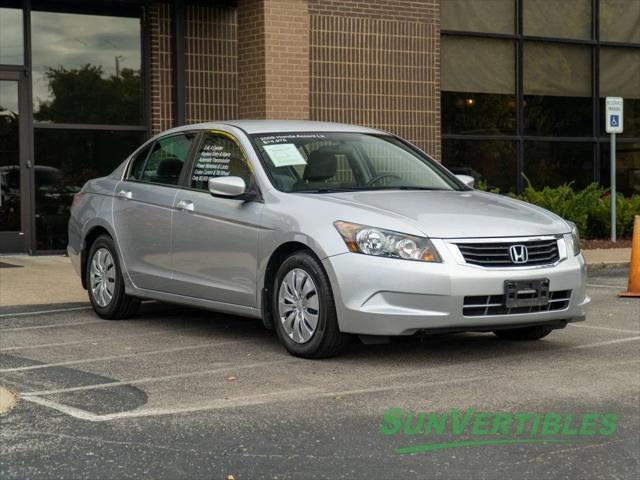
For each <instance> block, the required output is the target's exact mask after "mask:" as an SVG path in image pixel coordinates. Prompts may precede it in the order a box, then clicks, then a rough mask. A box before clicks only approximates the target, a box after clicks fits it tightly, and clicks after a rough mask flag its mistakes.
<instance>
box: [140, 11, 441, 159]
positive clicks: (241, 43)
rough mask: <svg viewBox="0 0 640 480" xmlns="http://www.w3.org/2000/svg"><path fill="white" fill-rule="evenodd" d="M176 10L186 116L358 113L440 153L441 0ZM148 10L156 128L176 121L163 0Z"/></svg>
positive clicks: (349, 118)
mask: <svg viewBox="0 0 640 480" xmlns="http://www.w3.org/2000/svg"><path fill="white" fill-rule="evenodd" d="M185 17H186V24H185V30H186V40H185V49H186V59H185V64H186V78H185V81H186V98H187V105H186V117H187V122H189V123H192V122H201V121H208V120H221V119H230V118H273V119H287V118H288V119H312V120H326V121H338V122H345V123H355V124H361V125H367V126H372V127H376V128H381V129H384V130H388V131H391V132H393V133H396V134H398V135H400V136H402V137H405V138H407V139H408V140H410V141H412V142H413V143H415V144H416V145H418V146H420V147H421V148H423V149H424V150H425V151H427V152H428V153H430V154H431V155H433V156H434V157H435V158H437V159H439V158H440V93H439V92H440V74H439V70H440V69H439V63H440V57H439V55H440V32H439V28H440V24H439V22H440V20H439V18H440V13H439V0H423V1H419V0H398V1H393V0H238V2H237V7H234V6H219V5H212V6H206V5H187V7H186V10H185ZM149 21H150V25H151V28H150V30H151V34H150V43H151V45H150V50H151V52H150V53H151V67H152V72H151V84H152V85H151V100H152V116H153V118H152V128H153V132H154V133H157V132H159V131H162V130H164V129H166V128H169V127H170V126H172V125H173V123H174V120H173V113H174V109H173V107H172V100H173V93H172V89H173V76H172V73H171V64H172V61H171V60H172V59H171V18H170V9H169V6H168V5H166V4H165V5H158V4H154V5H152V6H150V7H149Z"/></svg>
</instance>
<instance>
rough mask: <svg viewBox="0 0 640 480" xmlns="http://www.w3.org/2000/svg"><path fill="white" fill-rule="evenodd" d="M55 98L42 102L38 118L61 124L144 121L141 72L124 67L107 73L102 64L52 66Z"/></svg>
mask: <svg viewBox="0 0 640 480" xmlns="http://www.w3.org/2000/svg"><path fill="white" fill-rule="evenodd" d="M45 77H46V78H47V80H48V82H49V91H50V92H51V99H50V100H46V101H42V102H40V104H39V106H38V110H37V111H36V112H35V113H34V118H35V119H36V120H38V121H51V122H57V123H93V124H121V125H139V124H141V123H142V92H141V88H142V82H141V78H140V72H139V71H137V70H133V69H130V68H125V69H122V71H121V72H120V75H119V76H115V75H111V76H108V77H105V76H104V73H103V69H102V67H101V66H97V65H91V64H87V65H84V66H82V67H80V68H74V69H66V68H65V67H63V66H60V67H58V68H53V67H48V68H47V71H46V73H45Z"/></svg>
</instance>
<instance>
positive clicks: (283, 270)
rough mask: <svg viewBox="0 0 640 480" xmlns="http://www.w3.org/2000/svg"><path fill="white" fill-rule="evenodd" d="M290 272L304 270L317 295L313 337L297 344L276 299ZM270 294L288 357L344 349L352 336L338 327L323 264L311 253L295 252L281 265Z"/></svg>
mask: <svg viewBox="0 0 640 480" xmlns="http://www.w3.org/2000/svg"><path fill="white" fill-rule="evenodd" d="M293 269H301V270H304V272H305V273H306V274H308V275H309V276H310V277H311V279H312V280H313V283H315V286H316V289H317V294H318V304H319V311H318V323H317V326H316V329H315V331H314V333H313V335H312V336H311V338H310V339H309V340H308V341H307V342H305V343H297V342H295V341H294V340H293V339H292V338H290V337H289V335H288V334H287V332H286V330H285V327H284V325H283V322H282V321H281V318H280V314H279V307H278V296H279V294H280V288H281V285H282V281H283V279H284V278H285V276H286V275H287V274H288V273H289V272H291V271H292V270H293ZM272 291H273V297H272V301H271V305H272V314H273V319H274V320H273V323H274V327H275V330H276V333H277V334H278V338H279V339H280V342H281V343H282V344H283V345H284V347H285V348H286V349H287V351H288V352H289V353H290V354H291V355H294V356H296V357H302V358H329V357H333V356H336V355H338V354H339V353H341V352H342V351H343V350H344V349H345V348H346V346H347V345H348V343H349V341H350V339H351V335H348V334H346V333H342V332H341V331H340V329H339V327H338V316H337V314H336V306H335V301H334V298H333V291H332V290H331V284H330V282H329V277H328V276H327V273H326V272H325V271H324V268H323V267H322V264H321V263H320V262H319V261H318V260H317V259H316V257H314V256H313V255H312V254H311V253H310V252H306V251H304V250H303V251H298V252H295V253H293V254H292V255H291V256H290V257H288V258H287V259H286V260H285V261H284V262H282V264H281V265H280V268H279V269H278V273H277V274H276V278H275V283H274V285H273V288H272Z"/></svg>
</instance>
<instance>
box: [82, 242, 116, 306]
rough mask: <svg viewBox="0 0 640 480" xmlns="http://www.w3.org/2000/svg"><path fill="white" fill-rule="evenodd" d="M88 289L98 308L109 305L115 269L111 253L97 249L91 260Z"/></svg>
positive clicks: (114, 280)
mask: <svg viewBox="0 0 640 480" xmlns="http://www.w3.org/2000/svg"><path fill="white" fill-rule="evenodd" d="M89 280H90V288H91V292H92V294H93V298H94V299H95V301H96V303H97V304H98V306H100V307H103V308H104V307H106V306H107V305H109V303H111V299H112V298H113V292H114V291H115V285H116V268H115V263H114V261H113V256H112V255H111V252H109V250H107V249H106V248H99V249H98V250H96V251H95V253H94V254H93V258H92V259H91V275H90V278H89Z"/></svg>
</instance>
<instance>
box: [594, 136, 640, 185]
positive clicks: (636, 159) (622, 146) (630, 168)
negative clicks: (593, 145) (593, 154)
mask: <svg viewBox="0 0 640 480" xmlns="http://www.w3.org/2000/svg"><path fill="white" fill-rule="evenodd" d="M610 149H611V144H610V143H609V142H603V143H601V144H600V183H601V184H602V185H604V186H605V187H609V186H610V185H611V150H610ZM616 189H617V190H618V192H620V193H622V194H623V195H640V143H624V142H618V143H617V144H616Z"/></svg>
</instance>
